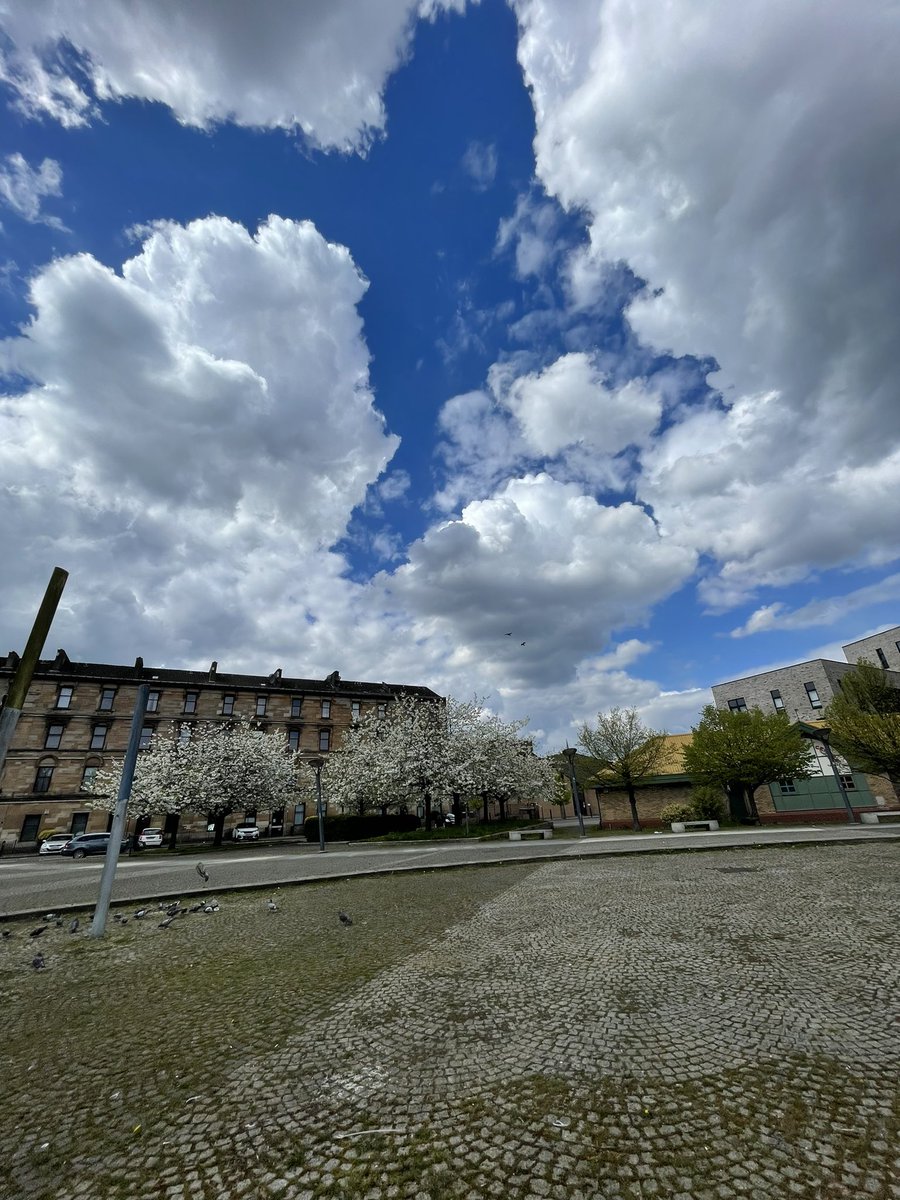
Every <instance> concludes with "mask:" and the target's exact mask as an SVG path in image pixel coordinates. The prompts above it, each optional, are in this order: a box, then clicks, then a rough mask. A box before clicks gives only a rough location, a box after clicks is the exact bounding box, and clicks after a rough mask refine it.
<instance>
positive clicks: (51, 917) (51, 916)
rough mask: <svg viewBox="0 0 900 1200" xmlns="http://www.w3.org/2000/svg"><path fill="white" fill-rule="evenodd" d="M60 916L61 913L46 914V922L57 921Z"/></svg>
mask: <svg viewBox="0 0 900 1200" xmlns="http://www.w3.org/2000/svg"><path fill="white" fill-rule="evenodd" d="M58 916H59V913H44V920H45V921H55V920H56V918H57V917H58Z"/></svg>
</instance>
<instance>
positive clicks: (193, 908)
mask: <svg viewBox="0 0 900 1200" xmlns="http://www.w3.org/2000/svg"><path fill="white" fill-rule="evenodd" d="M204 908H206V905H205V904H204V903H203V901H202V900H201V901H200V903H199V904H194V905H192V906H191V907H190V908H189V909H188V912H192V913H197V912H203V910H204Z"/></svg>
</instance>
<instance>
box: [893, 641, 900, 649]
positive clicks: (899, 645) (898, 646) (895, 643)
mask: <svg viewBox="0 0 900 1200" xmlns="http://www.w3.org/2000/svg"><path fill="white" fill-rule="evenodd" d="M894 645H895V646H896V647H897V649H898V650H900V642H894Z"/></svg>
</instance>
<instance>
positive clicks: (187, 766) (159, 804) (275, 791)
mask: <svg viewBox="0 0 900 1200" xmlns="http://www.w3.org/2000/svg"><path fill="white" fill-rule="evenodd" d="M183 728H184V727H183V726H182V730H183ZM298 769H299V770H300V771H308V768H307V767H306V766H305V765H301V764H296V763H295V761H294V756H293V755H291V754H289V753H288V748H287V742H286V741H285V739H284V738H283V737H282V736H280V735H278V734H267V733H263V732H262V731H261V730H259V729H256V728H254V727H253V726H252V725H251V724H250V723H249V722H246V721H238V722H234V723H233V724H227V725H225V724H218V723H213V722H201V723H199V724H197V725H194V726H192V727H191V733H190V737H189V738H185V737H181V736H179V732H178V731H177V730H176V729H175V727H174V725H173V727H172V728H171V729H170V730H167V731H166V732H165V733H159V732H158V733H156V734H155V735H154V737H153V740H152V742H151V743H150V746H149V748H148V749H146V750H143V751H142V752H141V753H140V754H139V755H138V761H137V766H136V768H135V773H134V781H133V783H132V788H131V798H130V801H129V806H128V810H129V815H131V816H141V815H146V814H149V813H176V814H180V813H183V812H197V813H205V814H207V815H208V817H209V818H211V820H212V822H213V825H214V827H215V835H214V840H215V844H216V845H219V844H221V841H222V833H223V829H224V824H225V817H226V816H227V815H228V814H229V813H232V812H258V811H264V810H268V811H272V810H277V809H282V808H284V807H285V805H286V804H287V803H288V802H289V800H290V799H291V798H292V797H293V795H294V793H295V791H296V788H297V782H298V780H297V774H296V772H297V770H298ZM121 774H122V766H121V764H117V765H116V766H114V767H112V768H110V769H109V770H108V771H98V772H97V777H96V780H95V783H94V789H95V795H94V799H93V801H92V803H93V806H94V807H95V808H104V809H107V810H111V809H113V808H114V807H115V797H116V794H117V792H118V787H119V780H120V778H121Z"/></svg>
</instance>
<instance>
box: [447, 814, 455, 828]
mask: <svg viewBox="0 0 900 1200" xmlns="http://www.w3.org/2000/svg"><path fill="white" fill-rule="evenodd" d="M444 824H445V825H455V824H456V813H444Z"/></svg>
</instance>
